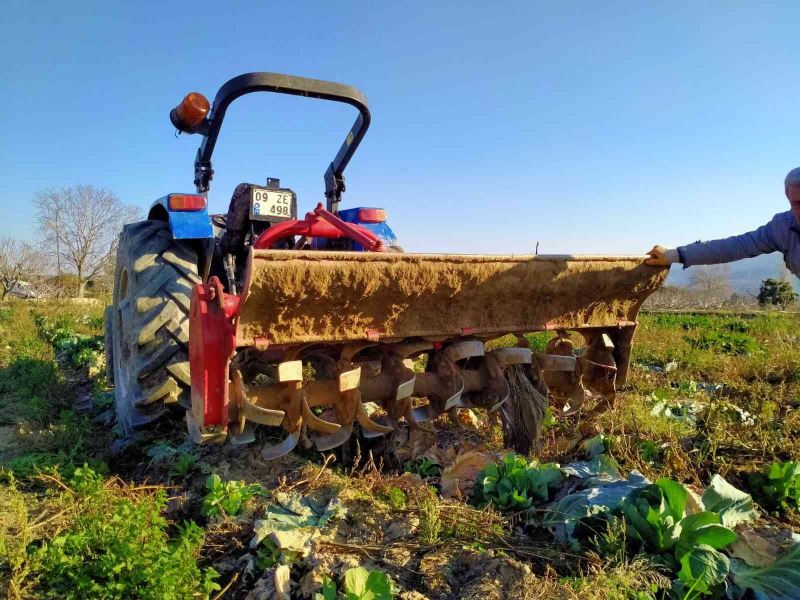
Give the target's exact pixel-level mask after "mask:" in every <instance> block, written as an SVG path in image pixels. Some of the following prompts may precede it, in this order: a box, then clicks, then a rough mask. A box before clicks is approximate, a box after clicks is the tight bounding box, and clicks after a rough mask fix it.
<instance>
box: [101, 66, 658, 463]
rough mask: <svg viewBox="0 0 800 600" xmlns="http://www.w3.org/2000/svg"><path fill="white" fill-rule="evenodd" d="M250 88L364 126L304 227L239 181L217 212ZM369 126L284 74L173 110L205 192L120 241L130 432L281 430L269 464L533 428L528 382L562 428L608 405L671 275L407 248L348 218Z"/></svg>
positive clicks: (117, 358) (378, 223)
mask: <svg viewBox="0 0 800 600" xmlns="http://www.w3.org/2000/svg"><path fill="white" fill-rule="evenodd" d="M255 92H272V93H278V94H290V95H294V96H303V97H306V98H313V99H320V100H329V101H334V102H343V103H346V104H349V105H351V106H353V107H355V109H356V110H357V111H358V116H357V117H356V120H355V123H354V124H353V126H352V127H351V128H350V130H349V132H348V133H347V135H346V137H345V140H344V143H343V144H342V146H341V148H339V151H338V152H337V154H336V156H335V157H334V159H333V161H332V162H331V163H330V165H328V167H327V170H326V171H325V175H324V184H325V188H324V203H323V202H319V203H317V204H316V206H315V207H314V208H313V209H312V210H310V211H309V212H307V213H305V215H303V216H300V215H299V212H298V211H299V207H298V198H297V194H296V193H295V192H294V191H292V189H291V188H289V187H285V186H283V185H282V184H281V181H280V180H279V179H276V178H268V179H266V183H265V184H264V185H259V184H251V183H242V184H240V185H238V186H237V187H236V189H235V190H233V194H232V197H231V200H230V203H229V206H228V211H227V213H226V214H214V215H212V214H209V212H208V195H209V189H210V184H211V181H212V179H213V175H214V169H213V167H212V162H211V158H212V154H213V152H214V147H215V145H216V142H217V138H218V136H219V133H220V130H221V128H222V123H223V121H224V119H225V114H226V111H227V109H228V107H229V106H230V104H231V102H233V101H234V100H236V99H237V98H239V97H241V96H243V95H245V94H251V93H255ZM370 118H371V117H370V112H369V109H368V107H367V101H366V98H365V97H364V95H363V94H362V93H361V92H360V91H358V90H357V89H355V88H353V87H350V86H347V85H343V84H339V83H332V82H326V81H319V80H315V79H307V78H302V77H295V76H288V75H279V74H274V73H248V74H244V75H240V76H238V77H235V78H233V79H231V80H230V81H228V82H227V83H225V84H224V85H223V86H222V87H221V88H220V89H219V91H218V92H217V94H216V97H215V98H214V101H213V104H212V103H210V102H209V101H208V100H207V99H206V97H205V96H203V95H202V94H199V93H196V92H193V93H190V94H188V95H187V96H186V97H185V98H184V99H183V100H182V101H181V102H180V104H179V105H178V106H177V107H176V108H175V109H173V110H172V111H171V112H170V120H171V122H172V124H173V125H174V127H175V128H176V129H177V130H178V131H179V132H181V133H185V134H197V135H200V136H201V138H202V141H201V143H200V148H199V149H198V151H197V155H196V158H195V162H194V185H195V192H194V193H171V194H167V195H165V196H163V197H162V198H159V199H158V200H157V201H156V202H154V203H153V205H152V206H151V208H150V210H149V213H148V215H147V219H146V220H143V221H140V222H137V223H133V224H130V225H126V226H125V227H124V229H123V231H122V233H121V235H120V238H119V245H118V252H117V261H116V273H115V281H114V295H113V304H112V305H111V306H109V307H108V308H107V309H106V312H105V320H106V358H107V364H108V366H109V369H108V370H109V378H110V379H111V380H112V381H113V383H114V386H115V388H114V389H115V392H114V393H115V406H116V413H117V420H118V424H119V427H120V428H121V430H122V432H123V433H125V434H128V433H130V432H131V431H132V430H133V429H134V428H138V427H142V426H145V425H147V424H149V423H152V422H154V421H156V420H157V419H160V418H162V417H164V416H165V415H170V414H175V413H176V412H177V413H178V414H184V415H185V420H186V424H187V426H188V431H189V433H190V435H191V437H192V439H194V440H195V441H196V442H198V443H208V442H221V441H224V440H228V441H230V442H231V443H237V444H243V443H249V442H253V441H254V440H255V434H256V427H266V428H271V429H272V430H274V431H281V430H282V431H283V434H282V438H283V439H282V441H279V442H277V443H275V444H273V445H267V446H265V447H264V449H263V451H262V455H263V457H264V458H265V459H273V458H277V457H279V456H281V455H284V454H286V453H288V452H291V451H292V449H293V448H295V446H296V445H297V444H298V442H300V441H301V439H302V440H303V441H304V443H305V444H314V445H315V446H316V447H317V448H318V449H319V450H321V451H326V450H330V449H333V448H336V447H337V446H340V445H342V444H344V443H345V442H346V441H348V440H349V439H350V437H351V436H352V435H354V433H355V429H354V426H355V425H356V424H357V425H358V427H357V429H358V431H359V432H360V433H361V434H362V435H363V436H364V437H366V438H374V437H377V436H382V435H385V434H388V433H390V432H392V431H393V430H395V429H396V428H397V427H399V426H400V425H401V423H405V424H404V425H403V427H409V428H415V427H419V426H420V425H421V424H422V423H424V422H425V421H432V420H435V419H437V418H439V417H440V416H442V415H445V414H446V415H448V416H449V417H450V418H452V419H454V420H457V416H458V412H459V411H461V410H463V409H465V408H472V409H482V410H486V411H489V413H490V414H492V415H497V414H498V413H499V414H500V415H501V416H502V417H503V419H504V424H505V423H506V422H507V421H509V420H512V421H513V419H514V418H515V415H517V414H519V413H520V410H521V409H523V412H524V407H520V406H519V403H520V402H524V401H525V398H524V397H521V396H520V395H519V394H518V393H517V390H518V389H519V380H520V378H521V379H522V381H523V383H526V385H527V386H528V387H529V388H533V389H535V390H538V392H539V393H540V395H544V394H547V395H548V396H549V401H550V402H551V403H552V404H553V410H554V412H556V414H563V415H575V414H594V413H596V412H598V411H602V410H604V409H605V408H607V407H608V406H610V405H611V404H612V403H613V401H614V398H615V394H616V389H617V387H618V386H620V385H621V384H623V383H624V382H625V378H626V375H627V370H628V364H629V361H630V351H631V344H632V341H633V336H634V332H635V329H636V318H637V314H638V312H639V309H640V307H641V305H642V303H643V302H644V300H645V299H646V298H647V297H648V296H649V295H650V294H651V293H653V292H654V291H655V290H656V289H657V288H658V287H659V286H660V284H661V283H662V282H663V280H664V278H665V277H666V272H667V270H666V269H665V268H661V267H653V266H648V265H645V264H644V262H643V259H644V257H640V256H635V257H631V256H572V255H506V256H504V255H498V256H494V255H491V256H483V255H450V254H441V255H437V254H414V253H407V252H404V251H403V249H402V248H401V247H400V245H399V244H398V240H397V237H396V236H395V234H394V232H393V231H392V229H391V227H390V226H389V224H388V220H387V211H386V210H385V209H383V208H378V207H373V206H359V207H353V208H342V207H341V206H340V205H341V203H342V197H343V194H344V192H345V179H344V170H345V168H346V167H347V165H348V163H349V162H350V160H351V159H352V157H353V155H354V153H355V151H356V149H357V148H358V146H359V144H360V142H361V140H362V139H363V138H364V135H365V133H366V131H367V129H368V127H369V125H370ZM320 199H322V198H320ZM541 331H548V332H552V337H551V338H550V340H549V342H548V343H547V345H546V347H545V348H540V347H539V348H536V347H534V348H531V347H530V344H528V342H527V339H526V337H525V334H528V333H531V332H541ZM498 338H503V339H504V340H505V343H502V344H498V343H496V340H497V339H498ZM509 340H510V341H509ZM487 342H491V343H490V344H489V345H488V346H487ZM576 342H580V343H578V344H576ZM576 345H578V346H582V347H580V348H577V347H576ZM512 384H513V385H512ZM535 435H536V432H535V431H528V432H527V433H526V434H524V435H523V436H522V437H523V438H526V439H524V440H523V442H522V443H521V445H522V447H523V448H522V449H523V450H524V449H526V448H527V449H529V448H530V447H531V445H532V444H533V442H534V438H535ZM517 446H519V444H517Z"/></svg>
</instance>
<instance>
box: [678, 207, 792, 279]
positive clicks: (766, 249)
mask: <svg viewBox="0 0 800 600" xmlns="http://www.w3.org/2000/svg"><path fill="white" fill-rule="evenodd" d="M786 216H787V215H786V213H780V214H777V215H775V216H774V217H773V218H772V220H771V221H770V222H769V223H767V224H766V225H762V226H761V227H759V228H758V229H756V230H755V231H749V232H747V233H743V234H741V235H734V236H731V237H729V238H724V239H721V240H711V241H708V242H695V243H694V244H688V245H686V246H681V247H679V248H678V254H679V255H680V258H681V262H682V263H683V265H684V267H691V266H692V265H715V264H718V263H727V262H733V261H735V260H741V259H742V258H751V257H753V256H758V255H759V254H769V253H770V252H776V251H779V250H780V251H783V250H784V247H783V246H784V244H783V243H782V242H783V241H784V239H783V238H784V237H785V235H783V234H784V229H788V227H785V225H786V223H785V221H786Z"/></svg>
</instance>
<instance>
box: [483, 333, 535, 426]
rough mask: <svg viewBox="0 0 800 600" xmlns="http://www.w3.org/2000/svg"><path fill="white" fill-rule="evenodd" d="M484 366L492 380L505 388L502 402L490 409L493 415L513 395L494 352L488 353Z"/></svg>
mask: <svg viewBox="0 0 800 600" xmlns="http://www.w3.org/2000/svg"><path fill="white" fill-rule="evenodd" d="M519 350H526V348H519ZM484 365H485V366H486V370H487V371H488V372H489V376H490V377H491V378H492V380H493V381H500V382H502V386H503V392H502V394H500V400H498V401H497V402H495V403H494V404H493V405H492V406H491V407H490V408H489V412H490V413H493V412H495V411H496V410H498V409H499V408H500V407H501V406H503V404H504V403H505V401H506V400H508V397H509V396H510V395H511V385H509V383H508V380H507V379H506V376H505V373H504V371H503V366H502V365H501V364H500V361H498V360H497V356H496V355H495V353H494V352H488V353H487V354H486V356H485V357H484Z"/></svg>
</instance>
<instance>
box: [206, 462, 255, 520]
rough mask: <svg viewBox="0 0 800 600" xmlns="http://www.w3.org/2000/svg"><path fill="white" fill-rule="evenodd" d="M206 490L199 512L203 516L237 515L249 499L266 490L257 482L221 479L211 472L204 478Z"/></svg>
mask: <svg viewBox="0 0 800 600" xmlns="http://www.w3.org/2000/svg"><path fill="white" fill-rule="evenodd" d="M206 489H207V490H208V492H207V493H206V495H205V496H204V497H203V506H202V508H201V510H200V513H201V514H202V515H203V516H204V517H215V516H218V515H220V514H226V515H230V516H236V515H238V514H239V513H240V512H241V510H242V508H243V507H244V505H245V504H247V502H248V501H249V500H251V499H252V498H253V497H254V496H256V495H262V496H263V495H266V490H264V488H263V487H262V486H261V485H260V484H258V483H251V484H249V485H248V484H246V483H245V482H244V481H224V482H223V481H222V479H221V478H220V476H219V475H217V474H216V473H212V474H211V475H209V477H208V479H207V480H206Z"/></svg>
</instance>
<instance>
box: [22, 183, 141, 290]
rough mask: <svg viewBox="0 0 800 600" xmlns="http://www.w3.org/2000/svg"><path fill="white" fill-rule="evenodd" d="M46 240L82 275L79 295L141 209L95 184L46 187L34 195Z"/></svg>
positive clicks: (63, 263)
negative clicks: (54, 188)
mask: <svg viewBox="0 0 800 600" xmlns="http://www.w3.org/2000/svg"><path fill="white" fill-rule="evenodd" d="M34 202H35V204H36V208H37V211H38V212H37V219H38V221H39V228H40V229H41V231H42V233H43V234H44V236H45V243H46V244H47V246H48V247H49V248H51V253H52V254H53V255H54V256H55V257H56V258H57V262H58V264H59V267H60V268H61V267H64V268H66V269H69V270H70V271H72V272H74V273H75V274H76V275H77V276H78V281H79V286H78V297H79V298H83V295H84V292H85V290H86V282H87V281H89V280H90V279H92V278H93V277H95V276H97V275H98V274H100V273H102V272H103V269H104V267H105V266H106V263H107V262H108V261H109V260H110V259H111V258H112V257H113V255H114V253H115V252H116V250H117V238H118V236H119V232H120V230H121V229H122V226H123V225H124V224H125V223H130V222H132V221H135V220H137V219H138V218H139V217H140V214H141V211H140V210H139V209H138V208H137V207H135V206H131V205H129V204H124V203H123V202H122V201H120V199H119V198H117V197H116V196H115V195H114V194H113V193H111V192H110V191H108V190H105V189H103V188H97V187H94V186H91V185H76V186H73V187H65V188H62V189H60V190H44V191H41V192H38V193H37V194H36V196H35V198H34Z"/></svg>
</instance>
